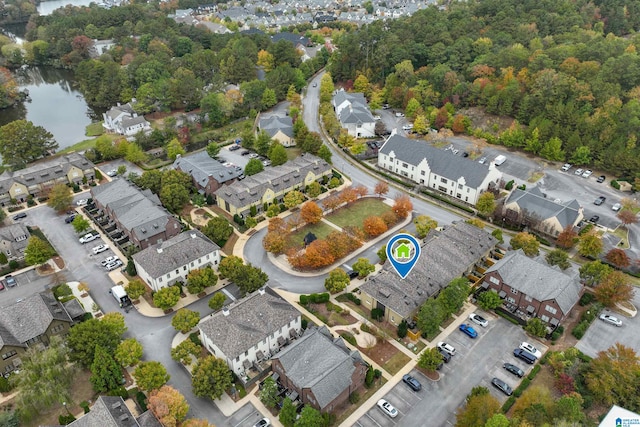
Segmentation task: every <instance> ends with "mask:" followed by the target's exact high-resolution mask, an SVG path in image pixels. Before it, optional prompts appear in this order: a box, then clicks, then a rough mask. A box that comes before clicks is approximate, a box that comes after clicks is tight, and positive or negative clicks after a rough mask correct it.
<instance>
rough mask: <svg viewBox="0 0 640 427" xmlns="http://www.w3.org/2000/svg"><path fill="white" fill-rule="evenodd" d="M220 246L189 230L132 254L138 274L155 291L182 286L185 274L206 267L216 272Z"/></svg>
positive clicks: (197, 231)
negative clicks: (175, 285) (180, 284)
mask: <svg viewBox="0 0 640 427" xmlns="http://www.w3.org/2000/svg"><path fill="white" fill-rule="evenodd" d="M219 262H220V246H218V245H216V244H215V243H213V242H212V241H211V240H209V238H208V237H207V236H205V235H204V234H202V233H201V232H200V231H199V230H188V231H185V232H183V233H180V234H178V235H177V236H174V237H172V238H170V239H169V240H166V241H162V242H159V243H157V244H155V245H152V246H149V247H147V248H146V249H143V250H142V251H140V252H138V253H136V254H134V255H133V263H134V265H135V266H136V271H137V272H138V275H139V276H140V277H141V278H142V280H144V281H145V282H147V284H148V285H149V286H150V287H151V289H153V290H154V291H159V290H160V289H162V288H165V287H167V286H171V285H173V284H174V283H175V282H178V281H180V282H183V283H185V282H186V280H187V275H188V274H189V273H190V272H191V271H192V270H196V269H199V268H206V267H207V266H209V267H211V268H214V269H217V267H218V263H219Z"/></svg>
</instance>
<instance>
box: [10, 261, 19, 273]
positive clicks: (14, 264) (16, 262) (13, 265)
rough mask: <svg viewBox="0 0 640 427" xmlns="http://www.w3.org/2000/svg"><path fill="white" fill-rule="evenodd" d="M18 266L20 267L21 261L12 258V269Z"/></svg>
mask: <svg viewBox="0 0 640 427" xmlns="http://www.w3.org/2000/svg"><path fill="white" fill-rule="evenodd" d="M18 267H20V263H19V262H18V261H16V260H15V259H12V260H11V261H9V268H10V269H12V270H16V269H17V268H18Z"/></svg>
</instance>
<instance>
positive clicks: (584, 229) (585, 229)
mask: <svg viewBox="0 0 640 427" xmlns="http://www.w3.org/2000/svg"><path fill="white" fill-rule="evenodd" d="M593 227H594V225H593V224H591V223H589V224H587V225H585V226H584V227H582V229H581V230H580V231H579V232H578V236H583V235H585V234H587V233H589V232H590V231H591V229H592V228H593Z"/></svg>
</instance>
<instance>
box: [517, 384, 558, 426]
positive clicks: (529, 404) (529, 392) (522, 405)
mask: <svg viewBox="0 0 640 427" xmlns="http://www.w3.org/2000/svg"><path fill="white" fill-rule="evenodd" d="M552 405H553V398H552V397H551V392H550V390H549V388H548V387H546V386H545V387H542V386H530V387H529V388H527V389H526V390H525V391H524V392H523V393H522V395H521V396H520V398H519V399H517V400H516V403H515V404H514V405H513V414H514V415H516V416H518V417H523V418H525V419H526V420H527V421H529V423H531V425H544V424H545V421H546V420H541V421H542V422H540V421H538V422H533V423H532V420H531V418H532V417H534V416H536V415H537V414H536V413H535V411H531V408H538V409H540V410H543V411H545V412H548V410H549V409H550V408H551V407H552ZM532 412H533V413H532Z"/></svg>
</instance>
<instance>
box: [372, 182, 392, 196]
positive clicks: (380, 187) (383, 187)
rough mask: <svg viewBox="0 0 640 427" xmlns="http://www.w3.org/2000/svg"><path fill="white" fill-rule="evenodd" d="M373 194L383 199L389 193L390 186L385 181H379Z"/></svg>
mask: <svg viewBox="0 0 640 427" xmlns="http://www.w3.org/2000/svg"><path fill="white" fill-rule="evenodd" d="M373 192H374V193H375V194H377V195H378V197H382V196H384V195H385V194H387V193H388V192H389V184H387V183H386V182H384V181H378V182H377V183H376V186H375V187H374V188H373Z"/></svg>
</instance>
